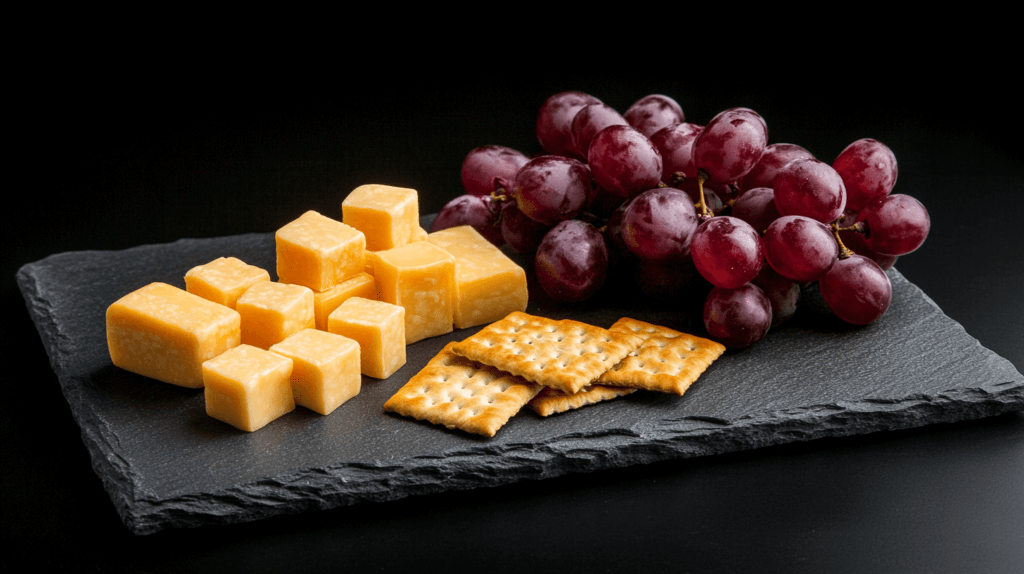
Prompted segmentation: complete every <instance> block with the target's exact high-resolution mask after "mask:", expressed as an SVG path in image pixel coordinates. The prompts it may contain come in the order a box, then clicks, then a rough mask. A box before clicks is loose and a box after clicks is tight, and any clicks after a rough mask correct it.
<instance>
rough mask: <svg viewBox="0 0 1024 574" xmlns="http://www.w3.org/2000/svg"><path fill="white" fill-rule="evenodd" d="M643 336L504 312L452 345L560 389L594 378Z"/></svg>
mask: <svg viewBox="0 0 1024 574" xmlns="http://www.w3.org/2000/svg"><path fill="white" fill-rule="evenodd" d="M643 340H644V339H643V337H640V336H638V335H633V334H629V333H623V332H616V331H609V330H608V329H602V328H600V327H595V326H593V325H587V324H586V323H580V322H577V321H570V320H568V319H564V320H561V321H555V320H553V319H548V318H545V317H536V316H533V315H528V314H526V313H521V312H518V311H516V312H513V313H509V314H508V316H506V317H505V318H504V319H502V320H500V321H496V322H494V323H491V324H490V325H488V326H487V327H485V328H484V329H482V330H481V331H479V332H478V333H477V334H475V335H473V336H472V337H469V338H467V339H465V340H464V341H462V342H460V343H456V344H455V346H454V347H453V350H454V351H455V352H456V353H458V354H460V355H462V356H464V357H467V358H469V359H472V360H474V361H478V362H480V363H483V364H485V365H490V366H492V367H495V368H498V369H501V370H502V371H506V372H508V373H512V374H513V375H518V376H520V377H523V378H524V379H526V380H528V381H532V382H534V383H538V384H541V385H544V386H546V387H552V388H555V389H558V390H560V391H562V392H565V393H569V394H572V393H576V392H577V391H579V390H580V389H582V388H583V387H585V386H587V385H589V384H590V383H592V382H594V381H595V380H596V379H597V378H598V377H600V376H601V374H602V373H604V372H605V371H607V370H608V369H610V368H611V367H612V366H614V365H615V364H616V363H618V362H619V361H621V360H622V359H623V358H625V357H626V355H628V354H629V353H630V351H632V350H634V349H636V348H637V347H638V346H640V344H641V343H642V342H643Z"/></svg>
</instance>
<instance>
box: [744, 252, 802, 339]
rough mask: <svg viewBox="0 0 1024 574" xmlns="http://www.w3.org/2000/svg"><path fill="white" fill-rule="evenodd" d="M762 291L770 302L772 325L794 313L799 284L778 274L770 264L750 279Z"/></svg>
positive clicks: (798, 299) (781, 321) (798, 298)
mask: <svg viewBox="0 0 1024 574" xmlns="http://www.w3.org/2000/svg"><path fill="white" fill-rule="evenodd" d="M751 283H753V284H754V285H757V286H758V287H760V288H761V290H762V291H764V294H765V295H767V296H768V300H769V301H771V303H772V326H773V327H774V326H776V325H778V324H780V323H783V322H785V321H787V320H789V319H790V318H791V317H793V315H794V314H795V313H796V307H797V304H798V303H800V284H799V283H797V282H796V281H793V280H792V279H786V278H785V277H783V276H782V275H779V274H778V272H776V271H775V270H774V269H772V266H771V265H764V266H762V267H761V272H760V273H758V274H757V277H754V280H753V281H751Z"/></svg>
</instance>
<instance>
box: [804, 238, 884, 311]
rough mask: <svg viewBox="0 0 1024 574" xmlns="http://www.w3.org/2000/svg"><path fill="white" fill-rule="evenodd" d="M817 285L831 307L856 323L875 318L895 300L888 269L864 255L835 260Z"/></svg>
mask: <svg viewBox="0 0 1024 574" xmlns="http://www.w3.org/2000/svg"><path fill="white" fill-rule="evenodd" d="M818 287H819V288H820V289H821V297H822V298H823V299H824V300H825V303H826V304H827V305H828V308H829V309H831V310H832V312H833V313H835V314H836V316H837V317H839V318H840V319H842V320H843V321H846V322H847V323H853V324H854V325H867V324H868V323H872V322H874V321H875V320H877V319H878V318H879V317H881V316H882V315H883V314H884V313H885V311H886V310H887V309H888V308H889V303H890V302H891V301H892V284H891V283H890V282H889V278H888V277H887V276H886V275H885V271H882V268H881V267H879V266H878V264H877V263H875V262H874V261H872V260H870V259H868V258H867V257H864V256H863V255H851V256H850V257H847V258H846V259H840V260H839V261H836V264H835V265H833V266H832V269H830V270H829V271H828V273H825V275H823V276H822V277H821V279H820V280H819V281H818Z"/></svg>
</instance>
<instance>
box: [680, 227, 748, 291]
mask: <svg viewBox="0 0 1024 574" xmlns="http://www.w3.org/2000/svg"><path fill="white" fill-rule="evenodd" d="M690 254H691V255H692V257H693V263H694V265H696V267H697V270H698V271H700V274H701V275H702V276H703V277H704V278H705V279H707V280H708V281H709V282H710V283H711V284H712V285H714V286H716V287H723V288H725V289H735V288H737V287H739V286H740V285H743V284H744V283H747V282H749V281H750V280H752V279H753V278H754V277H756V276H757V274H758V272H759V271H761V265H762V264H763V262H764V250H763V249H762V248H761V237H760V236H759V235H758V234H757V231H754V228H753V227H751V226H750V225H748V224H747V223H746V222H745V221H742V220H740V219H736V218H735V217H726V216H722V217H713V218H711V219H709V220H707V221H705V222H704V223H702V224H700V226H699V227H697V230H696V231H694V232H693V238H692V239H691V242H690Z"/></svg>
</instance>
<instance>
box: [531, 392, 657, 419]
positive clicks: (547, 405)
mask: <svg viewBox="0 0 1024 574" xmlns="http://www.w3.org/2000/svg"><path fill="white" fill-rule="evenodd" d="M636 391H637V389H631V388H627V387H609V386H606V385H591V386H588V387H583V388H582V389H581V390H580V391H579V392H578V393H573V394H571V395H570V394H567V393H563V392H562V391H556V390H555V389H552V388H551V387H544V388H543V390H542V391H541V392H540V393H539V394H538V395H537V396H536V397H533V399H531V400H530V402H529V406H530V408H531V409H533V410H534V411H536V412H537V414H539V415H540V416H542V417H546V416H549V415H553V414H557V413H564V412H565V411H569V410H572V409H578V408H580V407H583V406H586V405H592V404H594V403H599V402H601V401H607V400H611V399H614V398H615V397H621V396H623V395H628V394H630V393H634V392H636Z"/></svg>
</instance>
